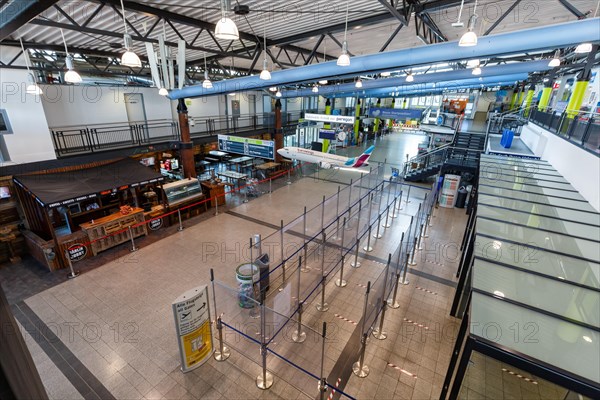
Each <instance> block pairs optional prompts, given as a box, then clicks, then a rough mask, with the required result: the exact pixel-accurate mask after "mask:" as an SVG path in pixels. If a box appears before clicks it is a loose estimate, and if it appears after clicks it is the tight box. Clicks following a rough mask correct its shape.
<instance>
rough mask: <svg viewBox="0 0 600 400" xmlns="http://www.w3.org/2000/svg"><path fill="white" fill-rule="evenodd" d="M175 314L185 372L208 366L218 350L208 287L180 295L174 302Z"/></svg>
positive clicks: (182, 367)
mask: <svg viewBox="0 0 600 400" xmlns="http://www.w3.org/2000/svg"><path fill="white" fill-rule="evenodd" d="M173 315H174V317H175V329H176V331H177V338H178V342H179V354H180V356H181V370H182V371H183V372H188V371H191V370H193V369H195V368H197V367H199V366H200V365H202V364H204V362H205V361H206V360H208V359H209V358H210V356H211V355H212V353H213V351H214V346H213V342H212V327H211V324H210V311H209V304H208V286H206V285H204V286H199V287H197V288H195V289H191V290H188V291H187V292H185V293H183V294H182V295H181V296H179V297H178V298H177V299H176V300H175V301H174V302H173Z"/></svg>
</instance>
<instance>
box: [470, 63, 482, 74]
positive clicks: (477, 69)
mask: <svg viewBox="0 0 600 400" xmlns="http://www.w3.org/2000/svg"><path fill="white" fill-rule="evenodd" d="M472 74H473V75H481V67H480V66H479V65H478V66H476V67H475V68H473V72H472Z"/></svg>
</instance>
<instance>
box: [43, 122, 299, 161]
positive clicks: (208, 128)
mask: <svg viewBox="0 0 600 400" xmlns="http://www.w3.org/2000/svg"><path fill="white" fill-rule="evenodd" d="M302 116H303V112H301V111H296V112H289V113H282V114H281V119H282V127H283V128H284V131H288V130H290V129H292V128H293V127H294V126H295V125H296V124H297V123H298V119H299V118H301V117H302ZM189 118H190V134H191V137H192V139H195V138H201V137H209V136H215V135H218V134H233V135H235V134H239V133H243V132H252V131H261V130H263V131H264V132H262V133H268V132H272V131H273V129H274V128H275V114H274V113H263V114H242V115H236V116H211V117H194V116H189ZM50 132H51V135H52V141H53V143H54V150H55V152H56V155H57V156H58V157H63V156H67V155H75V154H87V153H93V152H98V151H106V150H115V149H121V148H127V147H137V146H144V145H148V144H156V143H161V142H162V143H164V142H168V141H172V140H179V124H178V123H177V121H173V120H148V121H138V122H122V123H108V124H89V125H74V126H63V127H52V128H50Z"/></svg>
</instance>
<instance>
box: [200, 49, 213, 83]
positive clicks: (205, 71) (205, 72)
mask: <svg viewBox="0 0 600 400" xmlns="http://www.w3.org/2000/svg"><path fill="white" fill-rule="evenodd" d="M202 87H203V88H204V89H212V87H213V85H212V82H211V81H210V79H208V69H207V68H206V53H204V81H202Z"/></svg>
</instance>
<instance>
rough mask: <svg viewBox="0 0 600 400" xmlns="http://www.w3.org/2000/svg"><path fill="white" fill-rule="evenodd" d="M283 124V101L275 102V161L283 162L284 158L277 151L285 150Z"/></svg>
mask: <svg viewBox="0 0 600 400" xmlns="http://www.w3.org/2000/svg"><path fill="white" fill-rule="evenodd" d="M281 128H282V124H281V100H279V99H277V100H276V101H275V161H277V162H281V160H282V157H281V155H279V153H278V152H277V150H279V149H282V148H283V130H282V129H281Z"/></svg>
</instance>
